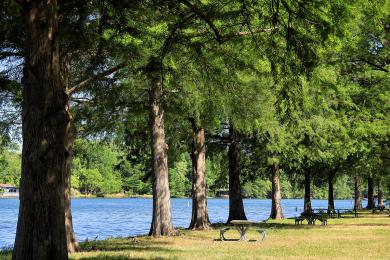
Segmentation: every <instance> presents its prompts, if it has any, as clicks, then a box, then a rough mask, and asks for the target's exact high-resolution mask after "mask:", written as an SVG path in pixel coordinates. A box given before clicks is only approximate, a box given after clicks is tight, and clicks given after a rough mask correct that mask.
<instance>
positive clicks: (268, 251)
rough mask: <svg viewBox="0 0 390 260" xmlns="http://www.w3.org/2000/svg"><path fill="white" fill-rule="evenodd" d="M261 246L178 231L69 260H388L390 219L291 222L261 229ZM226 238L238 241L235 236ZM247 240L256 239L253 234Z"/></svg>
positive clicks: (97, 248)
mask: <svg viewBox="0 0 390 260" xmlns="http://www.w3.org/2000/svg"><path fill="white" fill-rule="evenodd" d="M259 226H260V227H261V228H265V229H266V232H267V238H266V239H265V240H264V241H262V242H231V241H229V242H221V241H219V230H218V229H219V228H220V227H221V226H219V227H216V229H215V230H213V231H207V232H200V231H187V230H181V231H180V232H181V235H180V236H177V237H170V238H158V239H155V238H150V237H136V238H122V239H109V240H103V241H92V242H88V243H83V244H82V247H83V250H84V252H79V253H75V254H72V255H71V259H273V258H275V259H280V258H293V259H302V258H307V259H330V258H339V259H389V255H390V243H389V241H390V217H388V215H387V214H377V215H374V214H364V216H363V217H359V218H342V219H329V221H328V226H321V225H316V226H308V225H306V224H304V225H299V226H296V225H294V221H293V220H291V219H288V220H283V221H268V222H267V223H261V224H260V225H259ZM226 237H227V238H238V233H237V232H236V231H235V230H230V231H228V232H227V233H226ZM248 238H249V239H258V238H260V235H259V233H257V232H255V231H254V229H253V228H252V229H251V230H250V231H249V234H248Z"/></svg>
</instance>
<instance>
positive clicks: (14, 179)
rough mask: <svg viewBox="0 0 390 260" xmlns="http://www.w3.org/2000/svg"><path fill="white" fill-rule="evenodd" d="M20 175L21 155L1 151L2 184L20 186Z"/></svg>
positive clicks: (0, 172) (0, 173)
mask: <svg viewBox="0 0 390 260" xmlns="http://www.w3.org/2000/svg"><path fill="white" fill-rule="evenodd" d="M20 173H21V156H20V154H18V153H16V152H14V151H9V150H4V151H0V183H7V184H13V185H16V186H19V180H20Z"/></svg>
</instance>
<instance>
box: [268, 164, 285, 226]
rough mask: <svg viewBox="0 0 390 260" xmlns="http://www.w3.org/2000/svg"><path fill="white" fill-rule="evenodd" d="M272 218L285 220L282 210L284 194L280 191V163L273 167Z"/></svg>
mask: <svg viewBox="0 0 390 260" xmlns="http://www.w3.org/2000/svg"><path fill="white" fill-rule="evenodd" d="M270 218H272V219H284V215H283V209H282V193H281V191H280V171H279V164H278V163H274V165H273V167H272V208H271V215H270Z"/></svg>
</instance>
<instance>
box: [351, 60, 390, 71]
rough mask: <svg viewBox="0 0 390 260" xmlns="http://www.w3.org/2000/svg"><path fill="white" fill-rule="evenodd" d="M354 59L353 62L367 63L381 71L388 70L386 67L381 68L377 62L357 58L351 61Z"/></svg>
mask: <svg viewBox="0 0 390 260" xmlns="http://www.w3.org/2000/svg"><path fill="white" fill-rule="evenodd" d="M354 61H355V62H364V63H367V64H368V65H370V66H372V67H374V68H376V69H377V70H380V71H383V72H389V70H388V69H385V68H383V67H382V66H380V65H377V64H375V63H373V62H371V61H369V60H365V59H357V60H353V61H352V62H354Z"/></svg>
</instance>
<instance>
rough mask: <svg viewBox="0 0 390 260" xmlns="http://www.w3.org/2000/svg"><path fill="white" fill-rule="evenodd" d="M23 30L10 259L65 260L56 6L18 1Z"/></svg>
mask: <svg viewBox="0 0 390 260" xmlns="http://www.w3.org/2000/svg"><path fill="white" fill-rule="evenodd" d="M21 8H22V16H23V18H24V20H25V25H26V27H27V31H26V49H25V56H24V57H25V64H24V71H23V80H22V84H23V108H22V114H23V116H22V120H23V121H22V122H23V133H22V134H23V151H22V178H21V185H20V207H19V218H18V226H17V231H16V238H15V246H14V250H13V255H12V258H13V259H28V258H34V259H54V258H55V259H68V254H67V245H66V230H65V209H64V189H65V173H66V159H67V157H68V156H69V152H68V151H67V147H66V143H65V140H66V135H67V128H68V127H69V122H70V119H69V115H68V110H67V102H68V96H67V95H66V93H65V90H64V87H63V83H62V81H61V75H60V60H59V57H60V56H59V55H60V54H59V39H58V13H57V9H58V6H57V1H55V0H53V1H47V2H45V1H39V0H37V1H22V2H21Z"/></svg>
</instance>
